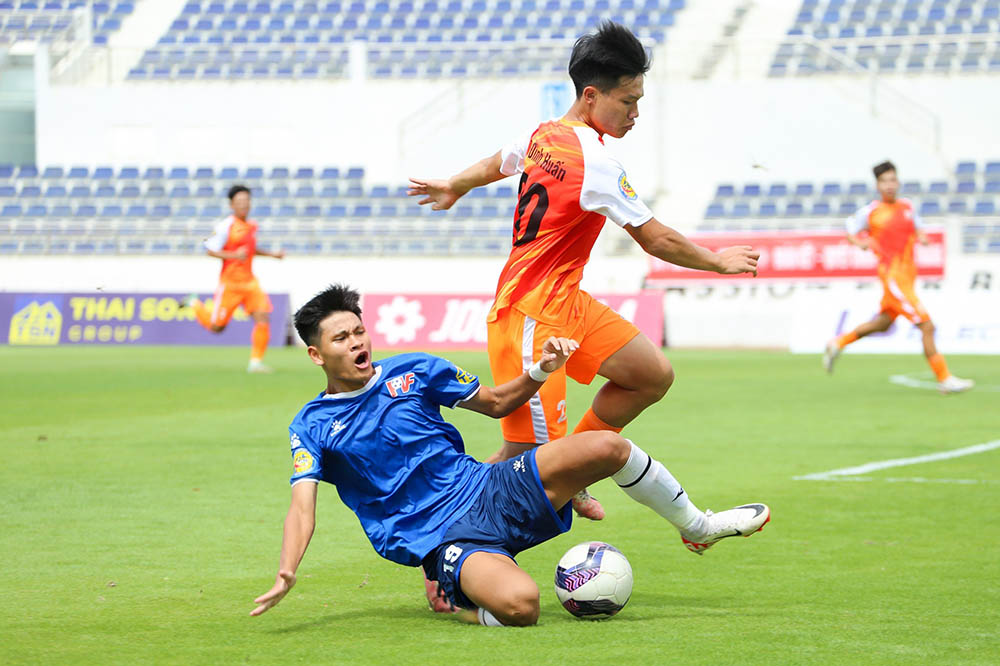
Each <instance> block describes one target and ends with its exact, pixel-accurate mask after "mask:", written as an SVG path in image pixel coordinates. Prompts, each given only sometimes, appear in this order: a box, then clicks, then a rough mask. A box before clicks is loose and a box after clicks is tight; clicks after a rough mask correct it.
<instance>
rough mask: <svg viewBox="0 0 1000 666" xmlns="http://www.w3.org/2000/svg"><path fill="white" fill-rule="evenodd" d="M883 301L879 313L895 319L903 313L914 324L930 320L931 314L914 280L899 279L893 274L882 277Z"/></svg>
mask: <svg viewBox="0 0 1000 666" xmlns="http://www.w3.org/2000/svg"><path fill="white" fill-rule="evenodd" d="M882 289H883V292H882V303H881V310H880V312H879V314H884V315H888V316H889V317H891V318H893V319H895V318H896V317H899V316H900V315H902V316H903V317H905V318H906V319H908V320H910V322H911V323H913V324H914V325H917V324H922V323H924V322H925V321H930V320H931V316H930V315H929V314H927V310H925V309H924V306H923V304H922V303H921V302H920V299H919V298H917V292H916V290H915V289H914V286H913V282H911V281H908V280H897V279H895V278H893V277H891V276H884V277H883V278H882Z"/></svg>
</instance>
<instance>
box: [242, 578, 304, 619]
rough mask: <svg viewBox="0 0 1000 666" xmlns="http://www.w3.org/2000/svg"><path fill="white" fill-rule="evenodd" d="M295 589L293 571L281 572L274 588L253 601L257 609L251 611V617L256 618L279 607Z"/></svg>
mask: <svg viewBox="0 0 1000 666" xmlns="http://www.w3.org/2000/svg"><path fill="white" fill-rule="evenodd" d="M293 587H295V574H293V573H292V572H291V571H279V572H278V577H277V578H276V579H275V580H274V586H273V587H272V588H271V589H270V590H268V591H267V592H265V593H264V594H262V595H260V596H259V597H257V598H256V599H254V600H253V602H254V603H255V604H257V607H256V608H254V609H253V610H252V611H250V615H253V616H254V617H256V616H257V615H261V614H262V613H265V612H267V611H268V610H269V609H270V608H272V607H273V606H276V605H278V602H279V601H281V600H282V599H284V598H285V595H286V594H288V591H289V590H291V589H292V588H293Z"/></svg>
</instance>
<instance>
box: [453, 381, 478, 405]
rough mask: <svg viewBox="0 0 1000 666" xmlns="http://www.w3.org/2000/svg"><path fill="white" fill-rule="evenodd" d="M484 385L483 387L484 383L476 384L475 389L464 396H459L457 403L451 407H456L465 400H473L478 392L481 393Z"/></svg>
mask: <svg viewBox="0 0 1000 666" xmlns="http://www.w3.org/2000/svg"><path fill="white" fill-rule="evenodd" d="M482 387H483V385H482V384H476V388H475V389H474V390H472V391H469V395H467V396H465V397H464V398H459V399H458V400H456V401H455V404H454V405H452V406H451V408H452V409H455V408H456V407H458V406H459V405H460V404H462V403H463V402H465V401H467V400H472V399H473V398H474V397H475V396H476V394H478V393H479V389H481V388H482Z"/></svg>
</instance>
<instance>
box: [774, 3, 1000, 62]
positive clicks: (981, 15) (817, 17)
mask: <svg viewBox="0 0 1000 666" xmlns="http://www.w3.org/2000/svg"><path fill="white" fill-rule="evenodd" d="M788 35H789V37H791V38H795V37H801V38H812V39H813V40H817V42H818V43H819V44H822V45H824V46H827V47H829V48H830V50H832V51H833V52H835V53H836V54H837V55H838V56H839V57H836V56H833V55H831V54H830V53H829V52H825V51H824V49H823V48H822V47H821V46H819V45H818V44H817V43H809V41H808V40H807V41H801V40H798V41H796V40H792V39H790V40H788V41H786V42H785V43H783V44H781V45H780V46H779V47H778V50H777V52H776V53H775V56H774V59H773V61H772V63H771V67H770V75H771V76H783V75H785V74H795V75H813V74H822V73H830V72H837V71H843V70H844V68H845V62H846V63H853V64H856V65H857V66H859V67H861V68H864V69H867V70H870V71H879V72H897V73H898V72H905V73H911V74H919V73H930V72H934V73H955V72H959V73H976V72H984V71H986V72H990V71H992V72H996V71H1000V0H899V1H896V0H804V1H803V3H802V6H801V8H800V10H799V13H798V16H797V17H796V20H795V23H794V25H793V26H792V27H791V28H790V29H789V30H788ZM847 66H850V65H849V64H848V65H847Z"/></svg>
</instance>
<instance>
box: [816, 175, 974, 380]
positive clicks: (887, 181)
mask: <svg viewBox="0 0 1000 666" xmlns="http://www.w3.org/2000/svg"><path fill="white" fill-rule="evenodd" d="M872 171H873V172H874V173H875V186H876V188H877V189H878V193H879V195H880V197H881V199H880V200H878V201H872V202H871V203H870V204H868V205H867V206H865V207H864V208H862V209H861V210H859V211H858V212H857V213H855V214H854V216H853V217H850V218H848V219H847V240H848V241H850V242H851V243H852V244H853V245H857V246H858V247H860V248H862V249H864V250H871V251H872V252H874V253H875V254H876V255H878V276H879V279H880V280H881V281H882V288H883V294H882V304H881V305H882V307H881V310H880V311H879V313H878V314H877V315H875V317H873V318H872V319H871V320H869V321H867V322H865V323H864V324H861V325H860V326H858V327H857V328H855V329H854V330H853V331H850V332H849V333H845V334H843V335H841V336H839V337H836V338H834V339H833V340H830V342H828V343H827V345H826V353H825V354H824V355H823V366H824V367H825V368H826V370H827V372H833V362H834V361H835V360H836V359H837V356H839V355H840V352H841V350H842V349H843V348H844V347H846V346H847V345H849V344H851V343H852V342H854V341H855V340H857V339H859V338H863V337H865V336H866V335H870V334H872V333H876V332H878V331H885V330H888V329H889V327H890V326H891V325H892V322H893V321H895V319H896V317H898V316H900V315H902V316H903V317H905V318H906V319H909V320H910V321H911V322H912V323H913V325H914V326H916V327H917V328H919V329H920V332H921V333H922V334H923V341H924V354H925V355H926V356H927V362H928V363H929V364H930V366H931V369H933V370H934V375H935V376H936V377H937V381H938V389H939V390H940V391H941V392H942V393H957V392H959V391H967V390H969V389H970V388H972V387H973V386H974V384H975V382H973V381H972V380H971V379H961V378H959V377H956V376H955V375H953V374H951V373H950V372H949V371H948V364H947V363H945V360H944V357H943V356H942V355H941V354H940V353H938V350H937V345H935V344H934V324H933V323H932V322H931V317H930V315H929V314H927V310H925V309H924V306H923V305H922V304H921V303H920V300H919V299H918V298H917V292H916V290H915V282H916V279H917V265H916V262H914V260H913V244H914V242H915V241H920V243H922V244H924V245H926V244H927V236H926V235H925V234H924V232H923V229H922V226H923V224H922V222H921V220H920V217H919V216H918V215H917V213H916V211H915V210H913V204H912V203H911V202H910V200H909V199H897V198H896V193H897V192H898V191H899V178H898V177H897V176H896V167H895V165H894V164H893V163H892V162H882V163H881V164H877V165H875V168H874V169H872ZM864 232H867V236H864V235H862V234H863V233H864Z"/></svg>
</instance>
